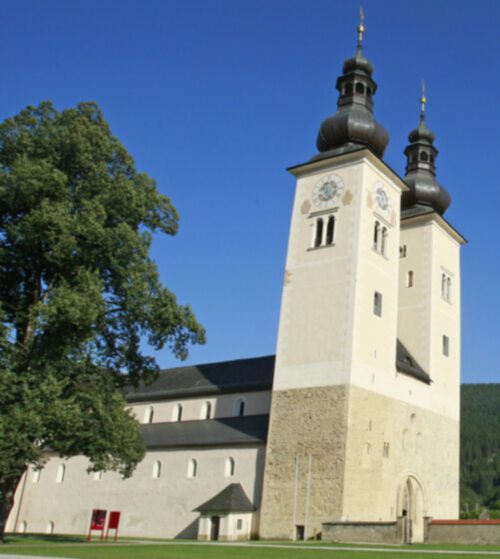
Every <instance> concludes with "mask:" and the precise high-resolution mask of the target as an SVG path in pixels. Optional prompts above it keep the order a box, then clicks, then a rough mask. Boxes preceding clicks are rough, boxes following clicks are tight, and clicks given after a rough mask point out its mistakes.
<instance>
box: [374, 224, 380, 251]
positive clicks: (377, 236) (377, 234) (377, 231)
mask: <svg viewBox="0 0 500 559" xmlns="http://www.w3.org/2000/svg"><path fill="white" fill-rule="evenodd" d="M379 240H380V223H379V222H378V221H376V222H375V226H374V228H373V248H374V249H375V250H376V251H378V250H379V248H378V244H379Z"/></svg>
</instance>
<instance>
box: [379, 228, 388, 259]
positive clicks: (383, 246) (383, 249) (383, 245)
mask: <svg viewBox="0 0 500 559" xmlns="http://www.w3.org/2000/svg"><path fill="white" fill-rule="evenodd" d="M386 248H387V228H386V227H383V228H382V239H381V244H380V254H383V255H384V256H385V252H386Z"/></svg>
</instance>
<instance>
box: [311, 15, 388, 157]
mask: <svg viewBox="0 0 500 559" xmlns="http://www.w3.org/2000/svg"><path fill="white" fill-rule="evenodd" d="M364 31H365V28H364V25H363V13H362V12H361V23H360V25H359V26H358V46H357V49H356V53H355V55H354V56H353V57H352V58H348V59H347V60H346V61H345V62H344V67H343V70H342V75H341V76H340V77H339V78H338V79H337V84H336V88H337V90H338V91H339V93H340V95H339V99H338V103H337V107H338V110H337V112H336V113H335V114H334V115H332V116H330V117H328V118H326V119H325V120H324V121H323V122H322V124H321V127H320V130H319V133H318V139H317V141H316V146H317V148H318V150H319V151H320V153H319V154H318V155H316V156H315V157H313V160H317V159H324V158H327V157H331V156H332V155H339V154H341V153H346V152H349V151H355V150H357V149H360V148H364V147H368V148H370V149H371V150H372V151H373V152H374V153H375V154H376V155H378V156H379V157H382V156H383V154H384V151H385V148H386V147H387V144H388V143H389V135H388V133H387V131H386V130H385V128H384V127H383V126H382V125H381V124H379V123H378V122H377V121H376V120H375V119H374V118H373V99H372V97H373V95H374V94H375V91H376V90H377V84H376V83H375V81H374V80H373V79H372V73H373V66H372V65H371V64H370V62H369V61H368V59H367V58H366V57H365V56H364V55H363V50H362V42H363V33H364Z"/></svg>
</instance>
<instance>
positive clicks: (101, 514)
mask: <svg viewBox="0 0 500 559" xmlns="http://www.w3.org/2000/svg"><path fill="white" fill-rule="evenodd" d="M107 512H108V511H106V510H102V509H94V510H93V511H92V520H91V521H90V529H91V530H104V525H105V524H106V514H107Z"/></svg>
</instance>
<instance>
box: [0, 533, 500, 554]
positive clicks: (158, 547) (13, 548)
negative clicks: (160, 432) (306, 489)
mask: <svg viewBox="0 0 500 559" xmlns="http://www.w3.org/2000/svg"><path fill="white" fill-rule="evenodd" d="M148 541H149V540H148ZM262 545H266V546H269V547H261V546H262ZM273 545H275V546H278V545H287V546H290V547H288V548H279V547H272V546H273ZM305 546H312V547H314V549H307V548H305ZM326 547H328V549H326ZM341 547H343V548H346V547H349V549H340V548H341ZM365 547H369V548H370V551H368V550H364V551H363V546H344V545H343V544H330V543H327V542H311V543H307V542H303V543H302V542H300V543H295V544H292V543H290V542H253V543H251V544H250V545H248V546H245V547H238V546H235V545H231V544H222V545H217V544H210V543H209V544H197V543H194V542H187V541H186V542H177V541H176V542H173V541H172V542H165V541H163V542H162V541H161V540H158V542H155V543H148V544H142V543H140V541H138V540H122V539H121V540H120V542H119V543H118V544H117V545H114V544H112V543H107V544H100V543H99V542H98V541H93V542H91V543H90V544H87V543H86V542H85V538H84V537H80V536H45V535H31V536H30V535H26V536H9V537H7V538H6V541H5V544H4V545H1V546H0V558H1V555H2V554H4V553H6V554H11V555H34V556H41V557H43V556H50V557H65V558H71V559H73V558H74V559H200V558H203V559H458V558H462V559H467V558H477V559H481V558H483V559H484V558H485V557H488V556H489V557H492V555H489V554H491V552H492V551H493V552H495V551H496V552H497V553H498V557H500V548H498V547H492V546H458V545H450V546H423V545H422V546H402V547H401V548H400V547H398V546H387V547H386V548H384V547H383V546H365ZM335 548H337V549H335ZM423 550H425V551H426V552H425V553H423V552H422V551H423ZM405 551H406V552H405ZM408 551H410V552H411V553H408ZM432 551H439V553H432ZM454 551H462V553H461V554H457V553H454ZM467 551H474V554H468V553H467ZM481 551H483V552H484V555H483V554H480V555H479V554H478V555H476V554H477V553H478V552H479V553H480V552H481ZM463 552H465V553H463Z"/></svg>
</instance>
